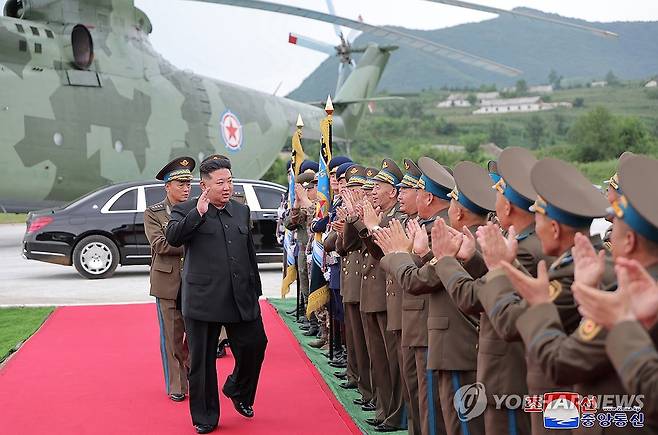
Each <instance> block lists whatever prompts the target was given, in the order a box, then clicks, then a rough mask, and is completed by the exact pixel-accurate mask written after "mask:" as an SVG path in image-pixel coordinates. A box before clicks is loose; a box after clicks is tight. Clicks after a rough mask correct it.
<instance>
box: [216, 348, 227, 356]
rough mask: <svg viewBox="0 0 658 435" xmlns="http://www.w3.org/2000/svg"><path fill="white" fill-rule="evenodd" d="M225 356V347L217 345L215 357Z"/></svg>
mask: <svg viewBox="0 0 658 435" xmlns="http://www.w3.org/2000/svg"><path fill="white" fill-rule="evenodd" d="M225 356H226V348H225V347H224V346H217V358H223V357H225Z"/></svg>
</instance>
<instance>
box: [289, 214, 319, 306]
mask: <svg viewBox="0 0 658 435" xmlns="http://www.w3.org/2000/svg"><path fill="white" fill-rule="evenodd" d="M309 216H312V212H311V211H310V208H309V209H306V208H292V209H291V210H290V214H289V215H288V216H287V217H286V218H285V220H284V221H283V225H284V226H285V227H286V228H287V229H288V230H290V231H296V232H297V246H298V251H297V272H298V274H299V276H298V277H299V292H300V294H301V295H302V299H303V302H304V304H306V301H307V300H308V295H309V287H308V286H309V284H310V281H309V276H308V265H307V262H306V245H308V240H309V233H308V227H309V225H310V220H309V218H308V217H309Z"/></svg>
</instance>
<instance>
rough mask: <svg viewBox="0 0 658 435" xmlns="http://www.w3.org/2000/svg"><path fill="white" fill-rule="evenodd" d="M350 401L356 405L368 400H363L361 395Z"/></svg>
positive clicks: (361, 404)
mask: <svg viewBox="0 0 658 435" xmlns="http://www.w3.org/2000/svg"><path fill="white" fill-rule="evenodd" d="M352 403H354V404H355V405H358V406H363V405H365V404H366V403H368V402H366V401H365V400H363V397H357V398H356V399H354V400H352Z"/></svg>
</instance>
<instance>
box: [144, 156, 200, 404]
mask: <svg viewBox="0 0 658 435" xmlns="http://www.w3.org/2000/svg"><path fill="white" fill-rule="evenodd" d="M194 166H195V162H194V159H193V158H192V157H178V158H176V159H174V160H172V161H171V162H169V163H167V165H166V166H165V167H164V168H162V169H161V170H160V172H159V173H158V175H157V176H156V178H157V179H158V180H162V181H164V182H165V191H166V197H165V199H164V201H162V202H159V203H157V204H153V205H152V206H150V207H148V208H147V209H146V210H145V211H144V232H145V233H146V238H147V239H148V241H149V244H150V245H151V271H150V281H151V292H150V294H151V296H155V297H156V306H157V308H158V321H159V323H160V353H161V354H162V367H163V369H164V375H165V385H166V390H167V394H168V395H169V397H170V398H171V400H173V401H175V402H180V401H182V400H184V399H185V395H186V394H187V371H188V367H189V362H188V349H187V343H186V340H185V324H184V322H183V315H182V314H181V311H180V302H179V303H178V304H177V303H176V301H177V300H178V298H179V295H180V287H181V274H180V272H181V268H182V265H183V253H184V250H183V248H182V247H174V246H171V245H170V244H169V243H168V242H167V239H166V236H165V230H166V228H167V222H169V217H170V214H171V208H172V207H173V206H174V205H176V204H178V203H179V202H183V201H186V200H187V198H188V196H189V194H190V182H191V180H192V171H193V170H194Z"/></svg>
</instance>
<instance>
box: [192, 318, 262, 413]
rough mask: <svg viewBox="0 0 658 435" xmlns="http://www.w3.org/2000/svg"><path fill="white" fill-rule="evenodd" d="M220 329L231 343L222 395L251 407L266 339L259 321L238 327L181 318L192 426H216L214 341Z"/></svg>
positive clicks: (232, 324)
mask: <svg viewBox="0 0 658 435" xmlns="http://www.w3.org/2000/svg"><path fill="white" fill-rule="evenodd" d="M222 325H223V326H224V327H225V328H226V334H227V336H228V339H229V342H230V343H231V353H232V354H233V357H234V358H235V367H234V368H233V373H231V374H230V375H229V376H228V378H227V379H226V383H225V384H224V387H223V388H222V391H223V393H224V394H225V395H226V396H228V397H230V398H233V399H235V400H237V401H239V402H243V403H245V404H247V405H253V403H254V399H255V397H256V387H257V385H258V377H259V375H260V369H261V366H262V364H263V359H264V358H265V347H266V346H267V337H266V336H265V329H264V328H263V320H262V319H261V318H260V317H259V318H258V319H256V320H254V321H251V322H239V323H224V324H222V323H215V322H204V321H202V320H195V319H191V318H189V317H186V318H185V331H186V333H187V340H188V345H189V348H190V372H189V375H188V381H189V391H190V414H192V424H195V425H196V424H209V425H217V424H218V422H219V392H218V390H217V388H218V385H217V366H216V365H215V364H216V362H215V361H216V357H217V341H218V339H219V332H220V331H221V328H222Z"/></svg>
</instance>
